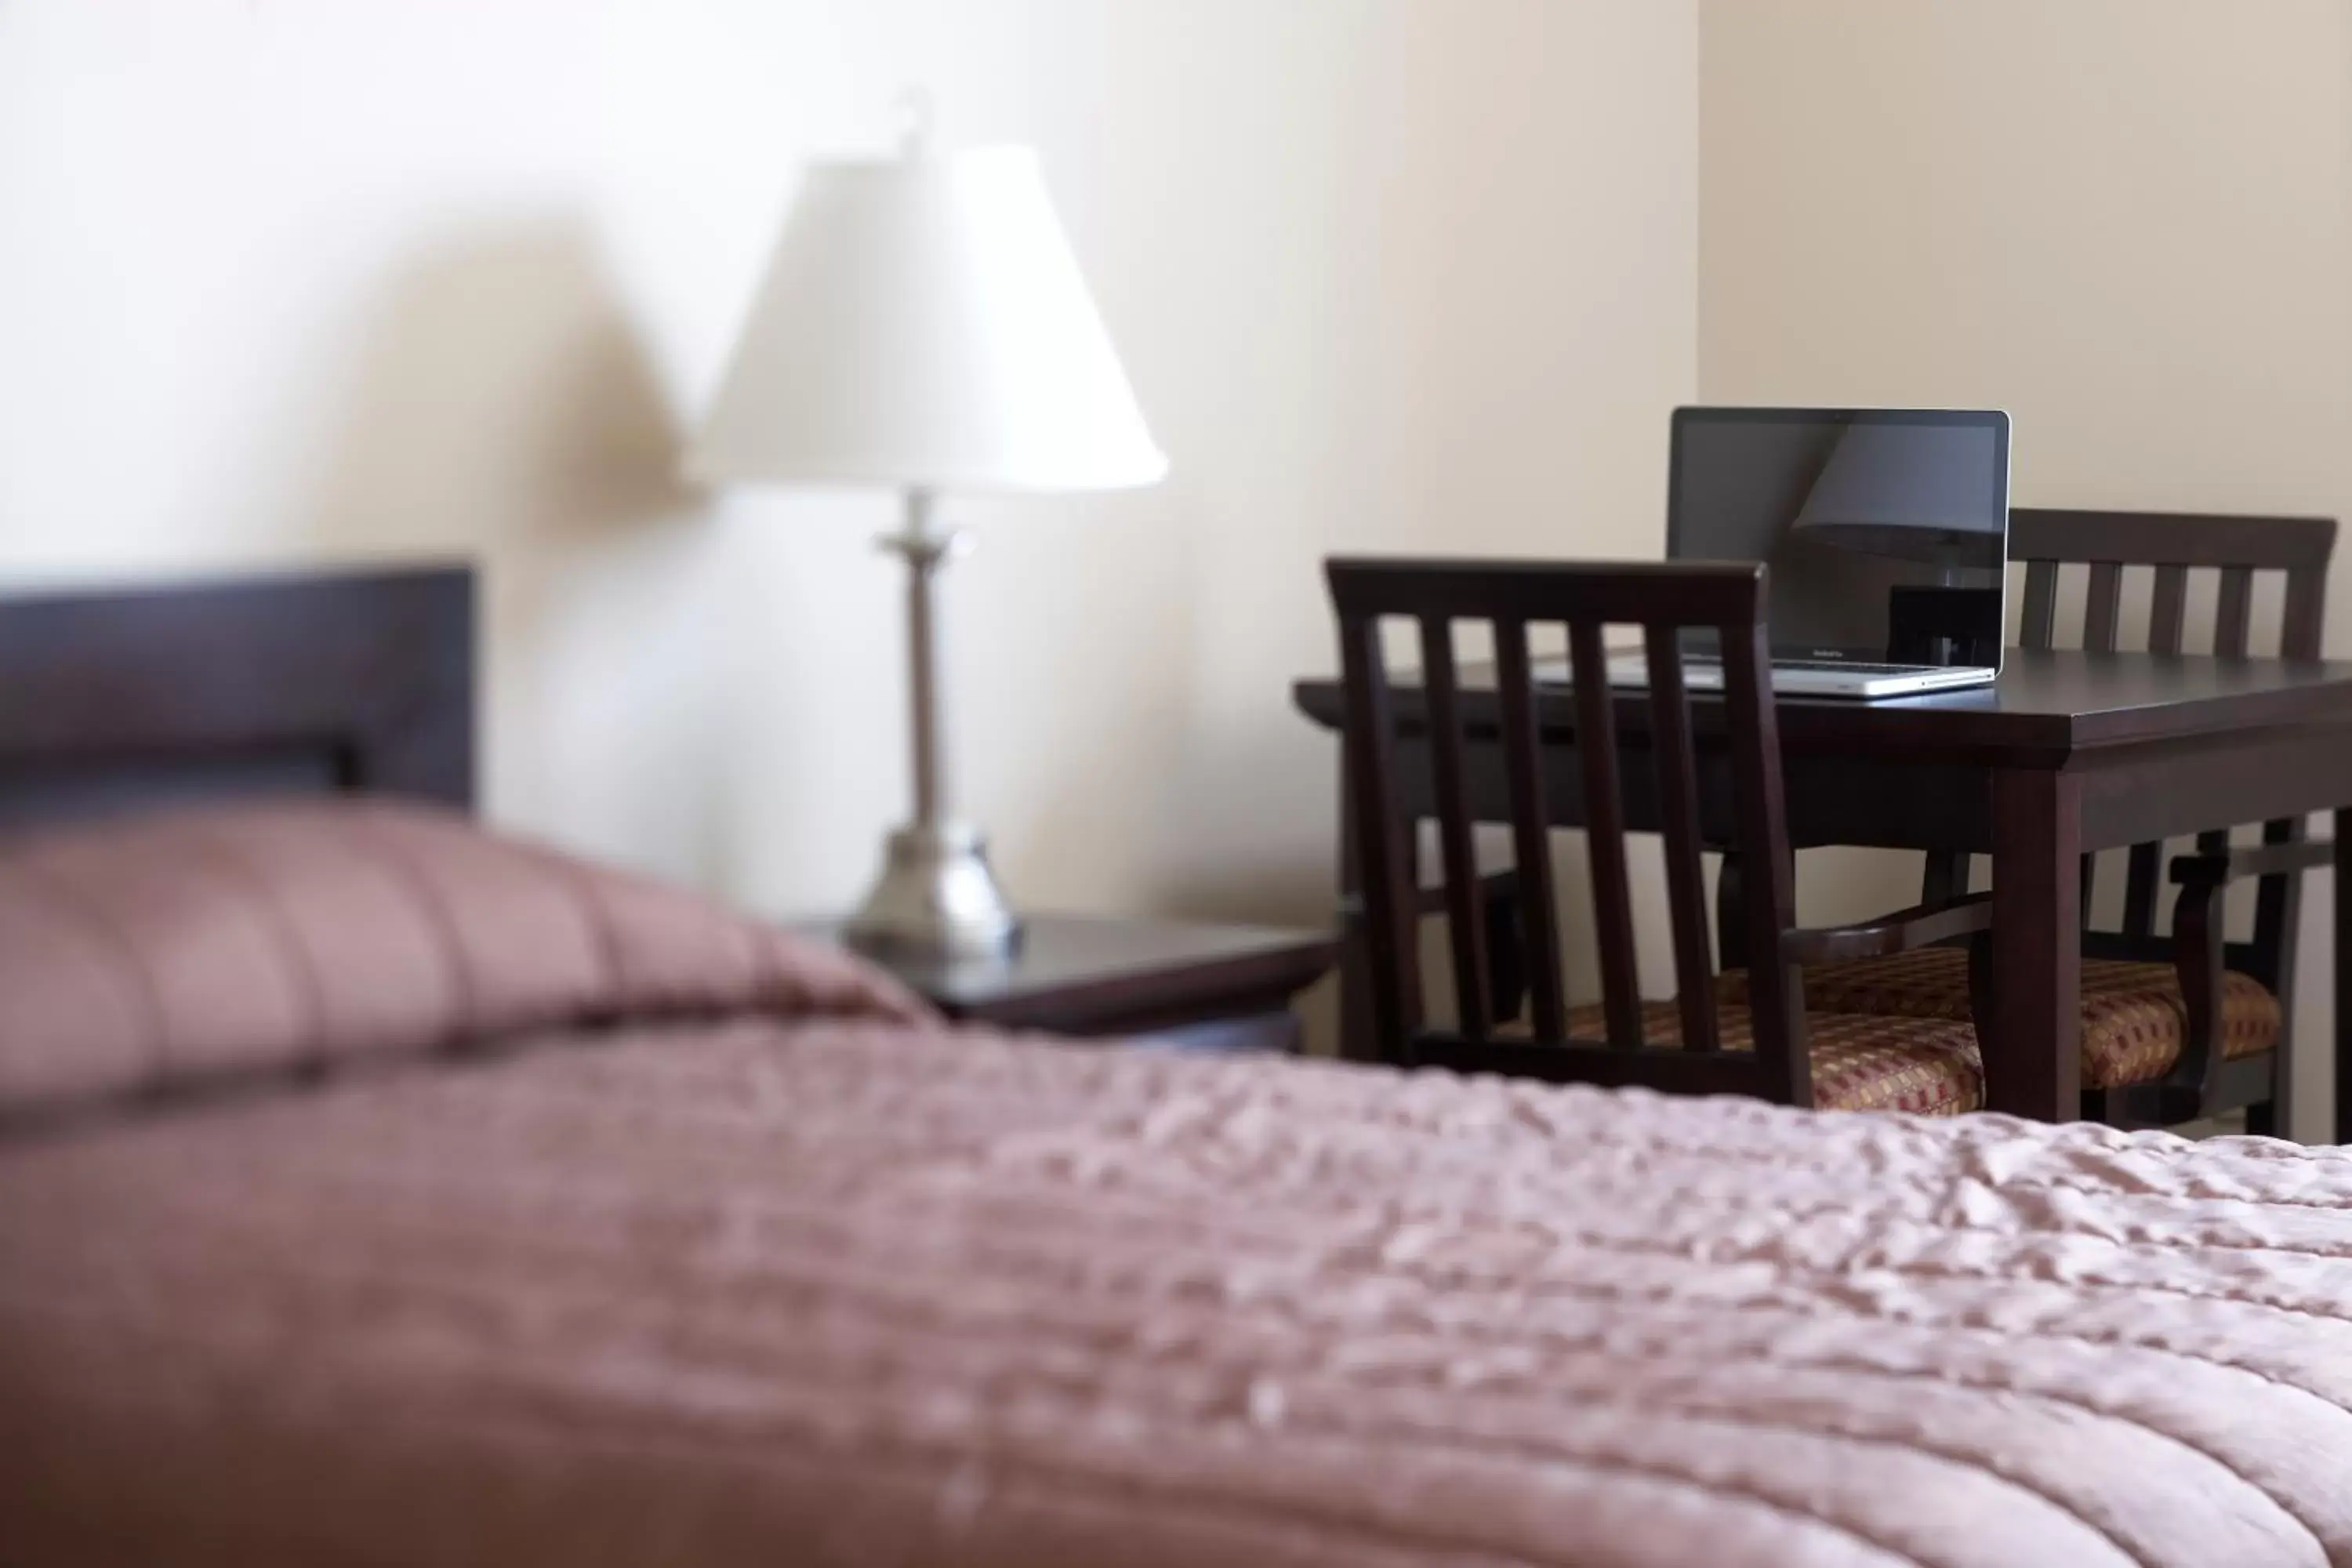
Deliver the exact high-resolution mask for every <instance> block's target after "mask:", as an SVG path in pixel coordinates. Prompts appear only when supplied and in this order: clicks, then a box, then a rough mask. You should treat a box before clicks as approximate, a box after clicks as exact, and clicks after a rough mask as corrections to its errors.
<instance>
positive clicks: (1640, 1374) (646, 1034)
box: [0, 1020, 2352, 1568]
mask: <svg viewBox="0 0 2352 1568" xmlns="http://www.w3.org/2000/svg"><path fill="white" fill-rule="evenodd" d="M2347 1301H2352V1158H2347V1156H2346V1155H2344V1154H2340V1153H2336V1152H2302V1151H2298V1150H2294V1149H2291V1148H2287V1147H2285V1146H2284V1145H2279V1144H2272V1143H2259V1142H2222V1143H2209V1144H2205V1145H2202V1146H2196V1145H2190V1144H2188V1143H2183V1142H2177V1141H2174V1140H2171V1139H2168V1138H2165V1137H2161V1136H2126V1135H2122V1134H2118V1133H2114V1132H2109V1131H2097V1130H2092V1129H2081V1128H2077V1129H2067V1130H2058V1131H2053V1130H2046V1129H2040V1128H2033V1127H2028V1126H2023V1125H2020V1124H2018V1123H2014V1122H2011V1121H2004V1120H2000V1119H1996V1118H1990V1117H1979V1118H1969V1119H1962V1120H1960V1121H1947V1122H1940V1123H1931V1122H1909V1121H1900V1120H1892V1119H1876V1118H1867V1117H1843V1118H1841V1117H1832V1116H1811V1115H1805V1114H1801V1113H1797V1112H1790V1111H1782V1110H1771V1109H1768V1108H1766V1107H1763V1106H1759V1105H1754V1104H1748V1103H1743V1102H1733V1101H1717V1102H1688V1101H1670V1100H1660V1099H1654V1098H1650V1097H1646V1096H1643V1095H1640V1094H1609V1093H1601V1092H1590V1091H1582V1090H1565V1091H1563V1090H1554V1089H1541V1088H1536V1087H1530V1086H1518V1085H1507V1084H1502V1083H1496V1082H1492V1081H1464V1080H1457V1079H1447V1078H1444V1077H1436V1076H1432V1077H1425V1078H1422V1079H1402V1078H1398V1077H1392V1076H1390V1075H1387V1074H1383V1073H1380V1072H1375V1071H1369V1070H1355V1069H1349V1068H1339V1067H1332V1066H1321V1065H1315V1064H1307V1063H1297V1064H1293V1063H1282V1062H1264V1061H1251V1062H1234V1061H1205V1060H1196V1059H1186V1058H1177V1057H1173V1056H1168V1055H1156V1054H1150V1053H1144V1052H1136V1051H1118V1050H1110V1049H1103V1048H1089V1047H1063V1046H1055V1045H1049V1044H1043V1043H1020V1042H1005V1041H999V1040H995V1039H992V1038H987V1037H957V1036H951V1035H948V1034H944V1033H938V1032H924V1031H917V1030H909V1029H908V1028H906V1027H904V1026H892V1025H886V1024H880V1023H861V1022H856V1021H842V1020H835V1021H830V1022H822V1021H820V1022H807V1023H801V1024H793V1025H783V1024H775V1023H749V1024H736V1025H699V1026H693V1025H670V1026H664V1027H662V1028H659V1029H653V1030H645V1031H640V1032H637V1033H635V1034H633V1035H628V1036H625V1037H616V1038H614V1039H611V1040H604V1041H596V1042H592V1043H587V1044H583V1045H566V1046H563V1047H551V1048H543V1049H538V1050H531V1051H525V1052H521V1053H519V1054H517V1055H514V1056H512V1057H509V1058H503V1059H500V1060H498V1061H494V1062H488V1063H480V1064H474V1065H470V1066H462V1067H448V1066H443V1067H438V1068H431V1067H425V1068H409V1069H400V1070H394V1071H388V1072H386V1073H385V1074H384V1075H383V1076H382V1077H381V1078H378V1079H373V1080H371V1081H367V1082H362V1083H350V1084H344V1085H341V1086H338V1087H334V1088H331V1089H327V1090H324V1091H321V1092H318V1093H313V1094H307V1095H291V1096H285V1097H280V1098H278V1099H275V1100H268V1101H267V1102H265V1103H259V1104H250V1105H247V1106H244V1107H229V1106H219V1107H214V1108H212V1109H208V1110H189V1111H185V1112H182V1113H177V1114H174V1115H172V1116H168V1117H160V1118H156V1119H153V1120H151V1121H146V1122H145V1123H143V1124H141V1125H135V1126H130V1127H118V1128H113V1129H110V1130H96V1131H83V1132H79V1133H73V1134H44V1135H41V1136H37V1137H33V1138H28V1139H22V1140H18V1141H16V1142H12V1143H7V1144H0V1562H5V1563H8V1564H11V1565H13V1568H38V1565H41V1564H48V1563H76V1564H91V1563H126V1564H127V1563H137V1564H142V1565H149V1564H183V1563H203V1564H210V1563H236V1564H240V1565H242V1568H269V1565H273V1564H304V1565H325V1568H333V1565H340V1564H386V1565H390V1564H402V1565H407V1564H445V1563H446V1564H484V1565H488V1564H499V1565H502V1568H529V1565H536V1564H550V1565H552V1564H564V1565H566V1568H594V1565H600V1564H630V1565H638V1564H647V1565H650V1564H664V1565H679V1568H732V1565H736V1564H761V1565H775V1564H802V1563H987V1564H1006V1565H1013V1564H1018V1565H1022V1568H1044V1565H1051V1564H1062V1563H1135V1564H1171V1565H1173V1564H1206V1563H1256V1564H1305V1563H1317V1564H1324V1563H1348V1564H1372V1565H1379V1564H1404V1563H1413V1564H1432V1563H1445V1564H1499V1563H1644V1564H1647V1563H1656V1564H1718V1565H1727V1564H1740V1563H1804V1564H1824V1565H1826V1564H1846V1563H1854V1564H1860V1563H1933V1564H1954V1565H1959V1564H1970V1565H1976V1564H1981V1565H1985V1568H1995V1565H1998V1568H2015V1565H2018V1564H2028V1563H2064V1564H2084V1565H2092V1564H2101V1563H2142V1564H2175V1563H2177V1564H2183V1565H2196V1568H2215V1565H2252V1564H2269V1563H2321V1562H2334V1563H2352V1414H2347V1409H2352V1323H2347V1316H2346V1313H2347Z"/></svg>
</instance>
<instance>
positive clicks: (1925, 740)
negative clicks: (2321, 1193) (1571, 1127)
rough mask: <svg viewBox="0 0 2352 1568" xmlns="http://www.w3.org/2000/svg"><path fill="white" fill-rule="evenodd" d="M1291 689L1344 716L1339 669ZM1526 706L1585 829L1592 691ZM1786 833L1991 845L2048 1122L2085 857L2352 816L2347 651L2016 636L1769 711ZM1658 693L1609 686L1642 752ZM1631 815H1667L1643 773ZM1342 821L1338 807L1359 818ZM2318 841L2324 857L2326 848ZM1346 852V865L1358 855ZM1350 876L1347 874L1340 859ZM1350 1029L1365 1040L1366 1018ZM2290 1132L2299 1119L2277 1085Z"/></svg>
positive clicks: (2341, 1083)
mask: <svg viewBox="0 0 2352 1568" xmlns="http://www.w3.org/2000/svg"><path fill="white" fill-rule="evenodd" d="M1463 676H1464V679H1463V689H1462V692H1461V696H1460V700H1459V704H1458V708H1459V717H1460V721H1461V724H1462V726H1463V760H1464V771H1465V782H1464V789H1465V796H1466V797H1467V799H1468V802H1469V807H1470V810H1471V812H1472V814H1473V815H1474V816H1476V817H1477V818H1478V819H1479V820H1482V821H1491V822H1501V821H1506V820H1507V819H1508V817H1509V796H1508V784H1507V778H1508V774H1507V759H1506V755H1505V748H1504V746H1503V744H1502V721H1503V717H1504V714H1503V708H1502V705H1501V704H1500V703H1499V701H1498V700H1497V697H1496V691H1495V688H1494V677H1493V672H1492V671H1491V670H1483V669H1479V670H1472V669H1465V671H1463ZM1295 697H1296V700H1297V704H1298V706H1299V707H1300V709H1301V710H1303V711H1305V712H1306V713H1307V715H1308V716H1309V717H1310V718H1312V719H1313V720H1315V721H1317V722H1318V723H1321V724H1323V725H1325V726H1327V727H1328V728H1330V729H1333V730H1335V731H1336V730H1338V729H1339V727H1340V725H1341V723H1342V718H1343V712H1344V708H1345V700H1344V696H1343V693H1342V690H1341V688H1340V684H1339V682H1338V681H1336V680H1332V679H1313V680H1305V681H1301V682H1299V683H1298V685H1297V689H1296V692H1295ZM1531 700H1532V702H1533V704H1534V709H1535V713H1534V722H1535V724H1536V727H1537V731H1538V734H1539V735H1540V737H1541V738H1542V741H1543V746H1542V748H1541V751H1540V753H1539V756H1538V775H1539V778H1540V780H1541V783H1542V785H1543V788H1544V791H1545V795H1546V800H1547V804H1548V808H1549V812H1550V815H1551V820H1552V821H1553V822H1554V823H1555V824H1557V825H1559V826H1579V825H1581V823H1582V820H1583V818H1582V812H1583V805H1582V798H1581V788H1580V784H1579V777H1580V772H1581V763H1580V759H1579V754H1578V746H1577V741H1578V735H1579V731H1580V718H1579V715H1578V711H1577V706H1578V699H1577V698H1576V697H1575V695H1574V694H1573V693H1572V692H1571V691H1570V689H1567V688H1566V687H1564V686H1556V685H1551V684H1549V683H1543V682H1538V685H1537V687H1536V689H1535V691H1534V693H1533V696H1532V698H1531ZM1392 702H1393V706H1394V712H1395V717H1396V721H1397V723H1398V725H1399V736H1398V746H1399V757H1400V772H1399V780H1400V783H1399V791H1400V797H1399V800H1398V803H1397V805H1398V809H1399V810H1400V812H1402V813H1405V814H1409V815H1412V816H1421V817H1434V816H1436V815H1437V805H1438V803H1437V798H1436V795H1435V792H1434V788H1433V784H1432V782H1431V781H1432V778H1433V774H1432V773H1431V770H1430V742H1429V731H1428V720H1429V716H1430V714H1429V708H1428V704H1427V702H1426V700H1425V697H1424V694H1423V693H1422V692H1421V691H1420V690H1419V689H1416V688H1414V687H1412V686H1409V685H1403V684H1400V685H1399V686H1398V687H1397V688H1396V689H1395V690H1394V692H1393V693H1392ZM1775 707H1776V710H1777V723H1778V726H1779V730H1780V746H1781V754H1782V770H1783V773H1784V776H1785V779H1786V801H1787V813H1788V822H1789V831H1790V840H1791V842H1792V843H1793V844H1795V845H1797V846H1799V847H1803V846H1810V845H1826V844H1853V845H1862V846H1867V847H1881V848H1896V849H1932V850H1949V849H1952V848H1955V847H1958V848H1964V849H1967V850H1969V851H1973V852H1978V853H1988V854H1990V856H1991V857H1992V874H1993V892H1992V903H1993V910H1994V915H1993V942H1992V948H1993V952H1992V961H1991V970H1992V974H1993V977H1994V982H1995V984H1994V987H1993V989H1994V992H1995V995H1994V997H1993V998H1992V1001H1991V1015H1990V1019H1991V1026H1990V1028H1987V1029H1981V1030H1979V1034H1980V1036H1981V1037H1982V1045H1983V1047H1984V1051H1985V1058H1986V1068H1987V1092H1988V1100H1989V1103H1990V1106H1991V1107H1992V1108H1993V1109H1995V1110H2007V1111H2011V1112H2015V1113H2017V1114H2020V1115H2025V1116H2032V1117H2036V1118H2039V1119H2041V1120H2043V1121H2062V1120H2069V1119H2071V1118H2073V1117H2074V1116H2076V1115H2078V1114H2079V1113H2080V1109H2081V1092H2080V1091H2081V1081H2080V1072H2081V1062H2080V1053H2079V1048H2078V1029H2079V1016H2080V986H2081V974H2082V970H2081V962H2082V944H2081V941H2080V933H2081V927H2082V916H2081V910H2082V855H2083V853H2084V851H2085V850H2089V849H2101V848H2108V847H2117V848H2121V847H2128V846H2131V845H2135V844H2144V843H2147V842H2150V841H2152V840H2159V839H2162V838H2166V837H2187V836H2189V835H2194V834H2197V833H2200V832H2202V831H2205V830H2207V829H2210V828H2211V827H2212V826H2214V825H2215V824H2217V823H2225V822H2257V821H2261V822H2268V821H2277V820H2284V819H2287V818H2293V817H2297V816H2304V815H2305V814H2308V813H2310V812H2313V811H2334V812H2338V813H2341V814H2343V815H2344V816H2345V817H2347V818H2352V663H2344V662H2322V661H2301V660H2286V659H2234V658H2196V657H2190V656H2185V655H2184V656H2177V657H2176V656H2168V655H2158V654H2147V653H2113V654H2103V653H2095V652H2084V651H2079V650H2076V651H2058V650H2042V649H2032V648H2027V649H2020V650H2018V651H2016V652H2014V653H2013V654H2011V658H2010V660H2009V664H2008V667H2007V668H2005V669H2004V670H2003V672H2002V675H2001V678H2000V680H1999V681H1998V682H1997V683H1996V684H1995V685H1993V686H1991V687H1990V688H1985V689H1978V690H1974V691H1968V692H1956V693H1950V694H1947V695H1939V696H1931V697H1919V698H1910V699H1905V700H1895V701H1887V702H1870V703H1863V702H1839V701H1831V700H1790V699H1784V700H1780V701H1779V702H1778V703H1777V704H1776V705H1775ZM1647 708H1648V702H1647V700H1646V699H1645V698H1643V697H1641V696H1639V695H1636V694H1633V693H1617V694H1612V699H1611V710H1612V717H1613V718H1614V719H1615V721H1616V723H1617V728H1618V732H1619V735H1620V743H1621V745H1622V746H1626V747H1628V748H1631V749H1635V750H1638V749H1641V748H1643V747H1644V746H1646V745H1647V744H1648V734H1647V731H1648V726H1649V722H1650V721H1649V717H1648V713H1647ZM1692 731H1693V738H1694V742H1695V745H1696V750H1697V766H1698V774H1699V786H1698V793H1699V809H1700V816H1701V825H1702V828H1703V830H1704V831H1705V832H1706V834H1707V836H1708V837H1709V838H1710V839H1711V840H1712V841H1714V842H1717V843H1722V842H1727V841H1728V840H1729V837H1730V830H1731V823H1730V814H1729V809H1728V807H1729V802H1730V798H1731V796H1730V774H1729V764H1728V760H1727V754H1726V751H1725V734H1726V715H1725V712H1724V705H1723V703H1722V701H1721V700H1719V699H1716V698H1712V697H1703V696H1694V697H1693V698H1692ZM1625 811H1626V820H1627V825H1628V826H1630V827H1632V828H1633V829H1634V830H1636V831H1655V829H1656V824H1657V821H1658V813H1657V809H1656V805H1655V803H1654V801H1653V800H1652V799H1651V798H1650V792H1648V791H1647V790H1646V789H1636V790H1632V791H1629V792H1628V795H1627V798H1626V801H1625ZM1344 815H1345V812H1344V809H1343V816H1344ZM2346 826H2347V821H2341V820H2340V821H2339V822H2338V824H2337V829H2338V830H2337V832H2336V835H2335V845H2336V847H2335V849H2334V851H2333V854H2334V862H2333V863H2334V864H2335V865H2336V869H2337V871H2338V876H2337V878H2336V900H2337V909H2338V920H2337V930H2336V954H2335V958H2336V1018H2337V1026H2336V1062H2337V1071H2336V1114H2337V1119H2338V1125H2344V1126H2352V889H2347V883H2348V882H2352V879H2347V878H2346V877H2345V876H2343V875H2342V872H2343V870H2344V869H2345V866H2344V862H2345V859H2346V858H2347V851H2352V835H2347V832H2346V831H2344V829H2345V827H2346ZM2307 853H2313V854H2315V853H2316V851H2311V852H2307ZM1346 858H1348V857H1347V854H1346V852H1345V847H1344V846H1343V862H1344V860H1345V859H1346ZM1346 875H1347V876H1348V878H1349V886H1350V887H1352V886H1353V877H1354V873H1353V871H1352V869H1349V870H1348V871H1347V873H1346ZM1355 1037H1356V1038H1358V1039H1360V1040H1363V1041H1366V1042H1368V1041H1369V1035H1368V1034H1365V1033H1363V1032H1361V1031H1358V1032H1357V1033H1356V1036H1355ZM2277 1117H2278V1124H2279V1125H2280V1126H2281V1127H2282V1128H2283V1129H2284V1128H2290V1127H2292V1126H2293V1125H2294V1123H2293V1121H2291V1120H2290V1118H2289V1110H2288V1107H2287V1105H2286V1097H2285V1086H2282V1089H2281V1094H2280V1097H2279V1108H2278V1111H2277Z"/></svg>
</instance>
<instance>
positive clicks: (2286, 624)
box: [2279, 563, 2327, 658]
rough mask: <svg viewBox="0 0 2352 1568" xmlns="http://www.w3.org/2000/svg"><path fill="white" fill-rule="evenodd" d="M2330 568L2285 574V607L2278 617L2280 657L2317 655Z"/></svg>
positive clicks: (2323, 622)
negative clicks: (2328, 569)
mask: <svg viewBox="0 0 2352 1568" xmlns="http://www.w3.org/2000/svg"><path fill="white" fill-rule="evenodd" d="M2326 613H2327V568H2326V564H2325V563H2322V564H2320V565H2318V566H2306V567H2301V568H2298V569H2297V570H2295V571H2293V572H2290V573H2288V574H2286V607H2285V612H2284V614H2283V615H2282V616H2280V620H2279V657H2280V658H2318V657H2319V650H2320V640H2321V636H2322V634H2323V632H2324V631H2325V629H2326Z"/></svg>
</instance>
